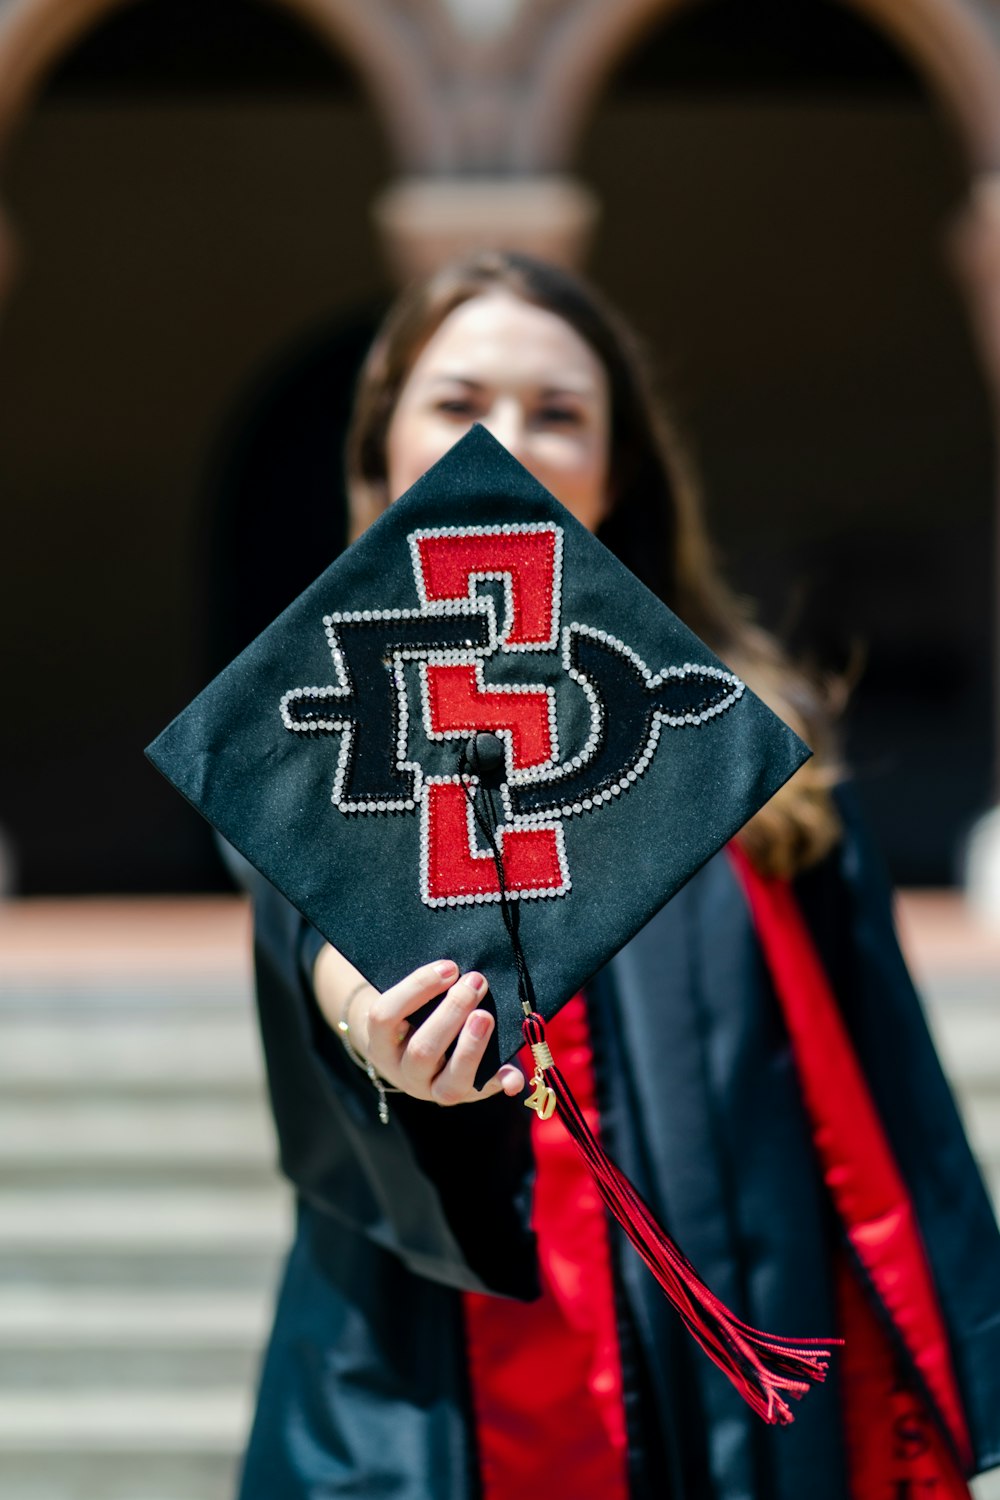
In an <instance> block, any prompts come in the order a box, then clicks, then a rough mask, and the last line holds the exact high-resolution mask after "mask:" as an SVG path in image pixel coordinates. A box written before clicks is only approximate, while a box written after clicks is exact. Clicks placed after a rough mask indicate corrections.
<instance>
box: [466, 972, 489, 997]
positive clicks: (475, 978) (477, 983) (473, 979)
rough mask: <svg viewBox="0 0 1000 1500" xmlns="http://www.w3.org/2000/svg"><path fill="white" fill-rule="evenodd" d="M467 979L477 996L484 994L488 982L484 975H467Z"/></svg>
mask: <svg viewBox="0 0 1000 1500" xmlns="http://www.w3.org/2000/svg"><path fill="white" fill-rule="evenodd" d="M465 978H466V981H467V982H468V984H469V985H470V986H471V987H472V989H474V990H475V992H476V994H477V995H481V994H483V992H484V991H485V989H486V980H485V979H484V978H483V976H482V974H466V976H465Z"/></svg>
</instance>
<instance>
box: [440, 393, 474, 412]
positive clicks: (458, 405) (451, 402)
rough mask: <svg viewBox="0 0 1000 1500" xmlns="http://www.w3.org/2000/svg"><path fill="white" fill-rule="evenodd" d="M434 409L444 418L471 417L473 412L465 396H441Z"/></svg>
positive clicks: (471, 405) (472, 406)
mask: <svg viewBox="0 0 1000 1500" xmlns="http://www.w3.org/2000/svg"><path fill="white" fill-rule="evenodd" d="M434 409H435V411H439V412H442V413H443V414H444V415H445V416H446V417H471V416H472V415H473V414H474V411H475V407H474V405H473V403H472V401H471V400H470V399H469V398H468V397H467V396H442V397H441V398H440V399H439V400H437V401H436V402H435V403H434Z"/></svg>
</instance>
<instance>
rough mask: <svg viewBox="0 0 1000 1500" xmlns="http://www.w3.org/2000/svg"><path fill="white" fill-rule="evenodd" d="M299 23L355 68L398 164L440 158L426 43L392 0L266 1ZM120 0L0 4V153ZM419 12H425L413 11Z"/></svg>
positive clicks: (441, 140)
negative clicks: (62, 62) (58, 65)
mask: <svg viewBox="0 0 1000 1500" xmlns="http://www.w3.org/2000/svg"><path fill="white" fill-rule="evenodd" d="M270 3H271V4H273V5H275V6H277V7H278V8H279V9H283V10H286V11H289V12H291V13H292V14H293V15H295V16H297V17H298V19H300V20H301V21H303V22H304V23H305V24H306V25H307V26H308V27H309V28H310V29H311V30H312V31H313V32H314V33H315V34H316V35H317V36H318V37H319V38H320V39H321V40H322V41H323V42H324V43H325V44H326V45H327V46H329V47H330V48H332V49H333V50H335V51H337V52H338V53H339V54H340V55H341V56H342V57H344V58H346V59H347V61H348V62H349V63H351V64H352V65H353V66H354V68H355V69H356V70H357V72H358V74H359V76H360V78H361V79H362V81H363V83H364V85H365V88H366V90H367V92H368V93H369V95H370V97H371V99H372V101H373V103H374V105H375V108H376V111H377V113H378V115H379V117H380V119H381V121H382V123H383V126H384V128H385V130H386V133H387V135H388V137H389V140H390V143H391V145H392V148H393V153H394V155H395V157H396V159H397V160H398V161H399V162H400V163H401V164H402V165H404V166H407V165H410V166H417V165H419V166H421V167H426V166H427V164H428V163H429V162H435V161H440V160H441V158H442V156H443V155H444V153H445V151H446V146H445V141H446V136H447V131H446V126H445V121H444V116H443V111H442V109H441V108H440V107H439V105H438V103H437V102H436V93H435V90H434V88H433V85H432V81H431V79H430V77H429V76H427V75H428V74H429V72H430V58H431V56H432V55H433V38H434V35H435V27H434V26H433V25H432V24H431V22H432V19H433V18H432V16H430V15H428V17H427V26H426V30H427V36H428V39H429V45H427V46H426V47H425V48H423V49H420V48H415V47H414V46H413V38H412V36H411V35H410V34H409V28H408V27H406V26H404V25H403V24H402V21H401V17H400V15H399V14H398V11H397V8H396V7H395V6H394V5H393V4H392V0H365V4H363V5H359V4H357V3H356V0H270ZM121 4H122V0H0V156H2V154H3V150H4V147H5V145H6V143H7V141H8V139H9V137H10V135H11V133H12V131H13V129H14V128H15V127H16V125H17V122H18V120H19V119H20V118H21V117H22V115H23V114H24V113H25V111H26V110H27V109H28V108H30V105H31V101H32V99H33V98H34V97H35V95H36V93H37V92H38V89H39V87H40V86H41V84H42V82H43V81H44V79H45V76H46V74H47V73H48V71H49V70H50V68H51V67H52V66H53V65H54V63H55V62H56V61H57V60H58V59H59V58H60V57H61V56H62V54H63V53H64V52H66V51H67V50H68V49H70V48H71V47H72V46H73V45H74V43H75V42H76V41H77V40H78V39H79V38H81V37H82V36H83V35H84V34H85V33H86V32H87V31H88V30H89V29H90V28H91V27H93V26H94V25H96V24H97V23H98V22H99V21H102V20H103V19H104V18H105V17H106V16H108V15H110V14H111V12H112V11H114V10H116V9H117V8H118V7H119V6H120V5H121ZM419 9H420V10H423V9H424V7H423V6H420V7H419Z"/></svg>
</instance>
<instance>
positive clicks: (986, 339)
mask: <svg viewBox="0 0 1000 1500" xmlns="http://www.w3.org/2000/svg"><path fill="white" fill-rule="evenodd" d="M948 248H949V251H950V254H951V260H952V264H953V266H954V267H955V270H956V272H957V275H958V279H959V282H960V284H961V285H962V287H963V289H964V291H965V294H966V298H967V300H968V303H969V307H970V311H971V322H972V328H973V335H974V337H975V339H976V341H977V343H978V345H979V353H980V357H981V359H982V362H983V366H984V368H985V370H986V374H987V377H988V382H989V389H990V394H991V397H992V407H993V425H994V433H995V437H994V442H995V445H996V449H997V453H998V455H1000V171H997V172H984V173H981V174H980V175H978V176H976V177H974V178H973V179H972V182H971V186H970V192H969V197H968V199H967V201H966V203H965V205H964V206H963V207H962V209H961V210H960V211H959V213H958V215H957V217H956V219H955V221H954V223H953V225H952V228H951V232H950V236H949V246H948ZM998 467H1000V465H998ZM996 483H997V497H998V502H1000V473H998V476H997V481H996ZM994 578H995V580H996V584H995V592H994V605H993V653H994V662H993V672H994V682H993V723H994V739H995V751H994V753H995V756H996V762H995V764H994V773H993V787H992V791H991V798H992V806H991V808H990V810H989V811H987V812H985V813H984V814H983V815H982V817H981V818H980V819H979V820H978V822H977V823H976V825H975V827H974V828H973V831H972V833H971V835H970V838H969V844H968V848H967V853H966V866H965V884H966V894H967V897H968V900H969V904H970V907H971V908H972V910H973V911H974V912H975V913H976V914H977V915H979V916H980V917H981V918H982V919H983V920H984V921H986V922H988V923H989V924H990V925H992V926H996V927H1000V519H998V522H997V543H996V553H995V561H994Z"/></svg>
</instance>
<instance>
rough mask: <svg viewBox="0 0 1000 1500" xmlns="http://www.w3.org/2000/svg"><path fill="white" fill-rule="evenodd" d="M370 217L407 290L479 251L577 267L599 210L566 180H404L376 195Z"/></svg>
mask: <svg viewBox="0 0 1000 1500" xmlns="http://www.w3.org/2000/svg"><path fill="white" fill-rule="evenodd" d="M372 212H373V214H374V217H375V223H376V226H377V228H378V231H379V236H380V238H381V241H382V246H383V250H384V253H385V256H386V259H387V261H388V263H389V266H390V268H391V270H392V273H393V275H394V276H395V277H396V278H397V280H398V281H401V282H406V281H409V280H411V279H412V278H414V277H419V276H425V275H427V274H428V273H429V272H430V271H433V270H435V269H436V267H438V266H439V265H441V264H442V263H443V262H444V261H446V260H449V259H450V258H451V257H452V256H454V255H461V254H462V253H464V252H466V251H470V250H477V249H483V248H498V249H503V250H521V251H524V252H525V253H528V254H531V255H538V256H541V257H542V258H543V259H545V260H552V261H556V262H558V263H559V264H560V265H564V266H570V267H577V266H579V265H580V264H581V262H582V261H583V259H584V256H585V254H586V251H587V247H588V244H589V241H590V236H591V233H592V231H593V228H594V224H595V222H596V220H597V214H598V204H597V199H596V198H595V196H594V194H593V193H591V192H590V191H589V189H588V188H586V187H584V185H583V184H582V183H580V182H578V181H576V179H575V178H573V177H569V176H561V175H554V174H553V175H542V176H523V177H522V176H512V177H501V176H495V177H494V176H485V175H484V176H468V177H447V178H445V177H402V178H399V179H397V180H396V181H395V182H393V183H390V185H389V187H387V188H386V189H385V190H384V191H383V192H382V193H380V194H379V196H378V197H377V198H376V200H375V202H374V204H373V206H372Z"/></svg>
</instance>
